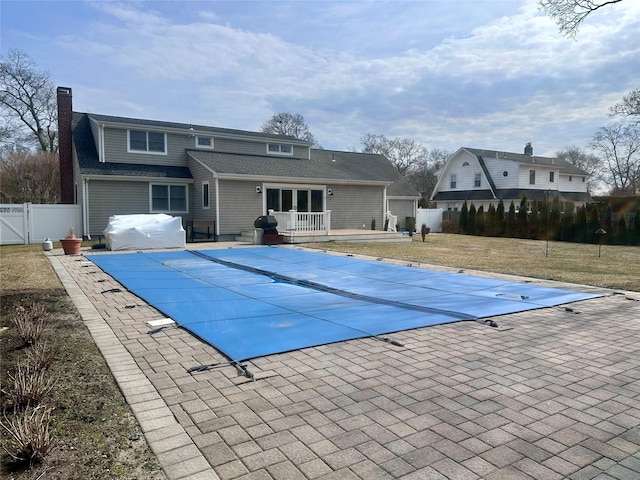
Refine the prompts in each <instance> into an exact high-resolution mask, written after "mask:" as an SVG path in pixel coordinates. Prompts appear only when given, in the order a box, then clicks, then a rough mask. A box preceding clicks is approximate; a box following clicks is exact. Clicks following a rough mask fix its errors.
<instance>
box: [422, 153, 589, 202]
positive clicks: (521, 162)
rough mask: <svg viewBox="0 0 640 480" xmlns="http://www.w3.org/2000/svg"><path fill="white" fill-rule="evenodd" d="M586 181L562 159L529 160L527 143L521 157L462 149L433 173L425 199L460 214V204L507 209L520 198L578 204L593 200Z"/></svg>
mask: <svg viewBox="0 0 640 480" xmlns="http://www.w3.org/2000/svg"><path fill="white" fill-rule="evenodd" d="M588 177H589V174H588V173H587V172H585V171H584V170H582V169H580V168H578V167H576V166H575V165H572V164H570V163H568V162H566V161H564V160H560V159H557V158H549V157H537V156H535V155H534V154H533V147H532V145H531V143H527V144H526V145H525V148H524V153H511V152H501V151H497V150H481V149H477V148H467V147H462V148H460V149H458V151H456V152H455V153H454V154H453V155H451V156H450V157H449V158H448V159H447V162H446V163H445V165H444V166H443V167H442V169H441V170H440V171H439V173H438V181H437V183H436V186H435V188H434V191H433V194H432V196H431V201H433V202H436V203H437V205H438V207H439V208H442V209H443V210H450V211H458V210H460V209H461V208H462V204H463V203H464V201H465V200H466V201H467V203H468V204H469V205H471V204H473V205H475V207H476V208H480V206H483V207H484V210H487V209H488V208H489V205H490V204H493V205H494V207H495V206H496V205H497V203H498V202H499V201H500V199H502V200H503V202H504V203H505V207H506V208H509V204H510V203H511V201H513V202H514V204H516V206H517V205H519V203H520V201H521V200H522V197H523V195H524V196H526V198H527V200H528V201H529V202H533V201H535V200H538V201H542V200H543V199H547V200H549V201H550V200H552V199H554V198H558V199H560V201H568V202H573V203H574V204H575V205H576V206H580V205H583V204H585V203H588V202H592V201H593V200H592V198H591V195H589V192H588V191H587V178H588Z"/></svg>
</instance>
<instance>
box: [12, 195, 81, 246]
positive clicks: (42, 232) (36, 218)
mask: <svg viewBox="0 0 640 480" xmlns="http://www.w3.org/2000/svg"><path fill="white" fill-rule="evenodd" d="M81 226H82V223H81V216H80V205H37V204H33V203H23V204H0V245H26V244H29V243H41V242H42V241H44V239H45V238H50V239H51V240H52V241H54V242H55V241H58V240H59V239H60V238H64V236H65V235H66V234H67V231H68V230H69V227H73V228H74V230H75V233H76V236H77V237H81V236H82V228H81Z"/></svg>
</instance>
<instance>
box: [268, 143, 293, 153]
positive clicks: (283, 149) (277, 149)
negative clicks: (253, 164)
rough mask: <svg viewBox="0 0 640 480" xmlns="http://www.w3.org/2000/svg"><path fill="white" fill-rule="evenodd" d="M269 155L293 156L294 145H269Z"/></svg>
mask: <svg viewBox="0 0 640 480" xmlns="http://www.w3.org/2000/svg"><path fill="white" fill-rule="evenodd" d="M267 153H270V154H272V155H277V154H282V155H293V145H288V144H286V143H267Z"/></svg>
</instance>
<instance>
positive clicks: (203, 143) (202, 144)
mask: <svg viewBox="0 0 640 480" xmlns="http://www.w3.org/2000/svg"><path fill="white" fill-rule="evenodd" d="M196 148H213V137H207V136H201V135H196Z"/></svg>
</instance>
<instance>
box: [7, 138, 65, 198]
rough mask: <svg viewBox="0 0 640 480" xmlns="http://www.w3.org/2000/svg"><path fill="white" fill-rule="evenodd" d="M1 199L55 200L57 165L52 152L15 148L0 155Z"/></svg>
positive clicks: (58, 175)
mask: <svg viewBox="0 0 640 480" xmlns="http://www.w3.org/2000/svg"><path fill="white" fill-rule="evenodd" d="M0 177H1V178H2V190H0V200H2V202H3V203H27V202H31V203H58V202H59V201H60V165H59V163H58V155H57V154H56V153H53V152H42V151H39V152H35V153H34V152H29V151H25V150H22V151H14V152H13V153H10V154H7V155H5V156H3V157H2V158H0Z"/></svg>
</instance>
